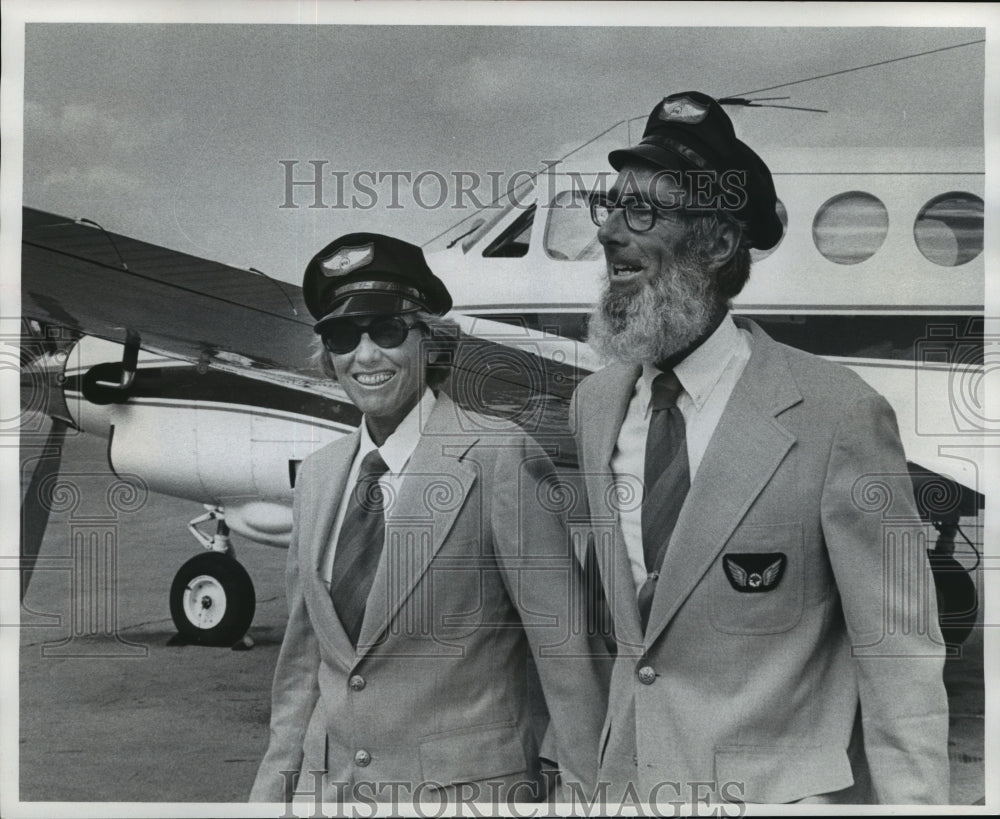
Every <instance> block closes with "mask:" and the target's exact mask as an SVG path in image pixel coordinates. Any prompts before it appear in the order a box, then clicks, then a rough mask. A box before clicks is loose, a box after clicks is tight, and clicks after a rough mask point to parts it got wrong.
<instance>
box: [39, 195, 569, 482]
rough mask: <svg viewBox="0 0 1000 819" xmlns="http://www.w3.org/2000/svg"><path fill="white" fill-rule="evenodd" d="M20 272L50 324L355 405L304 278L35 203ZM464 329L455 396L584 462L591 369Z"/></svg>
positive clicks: (528, 338) (516, 341) (530, 344)
mask: <svg viewBox="0 0 1000 819" xmlns="http://www.w3.org/2000/svg"><path fill="white" fill-rule="evenodd" d="M21 269H22V276H21V279H22V281H21V288H22V308H21V309H22V313H23V315H25V316H26V317H29V318H32V319H35V320H37V321H39V322H41V323H42V324H46V325H57V326H60V327H65V328H69V329H70V330H71V331H73V332H76V333H79V334H83V335H90V336H97V337H99V338H103V339H107V340H110V341H114V342H118V343H120V344H125V343H126V342H127V341H128V340H129V339H133V340H135V341H137V342H138V344H139V346H141V348H142V349H144V350H147V351H150V352H153V353H157V354H160V355H163V356H165V357H168V358H172V359H177V360H183V361H187V362H190V363H194V364H196V365H197V366H198V367H199V369H201V370H205V369H213V370H225V371H229V372H235V373H237V374H238V375H242V376H244V377H248V378H254V379H257V380H264V381H271V382H278V383H280V384H282V385H284V386H289V387H293V388H297V389H299V390H308V391H310V392H315V393H317V394H318V395H319V396H320V397H319V401H320V402H322V400H323V398H322V396H323V395H324V394H326V395H328V396H329V397H332V398H335V399H337V400H339V401H340V402H342V401H343V400H344V396H343V394H342V393H341V392H340V391H339V390H336V389H331V385H330V382H329V380H328V379H326V378H325V377H323V376H322V375H321V374H320V373H319V372H318V370H316V369H315V368H313V367H312V366H311V365H310V363H309V355H310V346H311V343H312V339H313V333H312V317H311V316H310V314H309V312H308V310H307V309H306V307H305V303H304V302H303V300H302V292H301V288H299V287H298V286H296V285H293V284H289V283H286V282H278V281H276V280H274V279H269V278H267V277H266V276H263V275H257V274H255V273H252V272H250V271H248V270H241V269H239V268H234V267H230V266H228V265H224V264H221V263H219V262H214V261H209V260H207V259H202V258H199V257H197V256H192V255H189V254H186V253H180V252H178V251H175V250H170V249H168V248H164V247H160V246H157V245H154V244H150V243H148V242H143V241H139V240H137V239H133V238H131V237H128V236H124V235H121V234H118V233H112V232H110V231H107V230H104V229H103V228H101V227H100V226H96V225H94V224H93V223H86V220H74V219H70V218H67V217H64V216H60V215H57V214H52V213H46V212H43V211H40V210H35V209H32V208H24V209H23V234H22V263H21ZM457 318H459V320H460V323H463V322H462V317H461V316H458V317H457ZM488 325H489V326H488ZM493 326H495V327H496V328H500V334H499V335H496V337H493V335H494V334H492V333H491V331H490V329H489V328H490V327H493ZM463 330H464V331H466V332H467V333H468V331H470V330H471V331H472V332H473V333H475V334H476V335H471V334H469V335H467V336H466V337H464V338H463V342H462V345H461V347H460V351H459V356H458V360H457V361H455V362H453V370H454V373H453V377H452V384H451V389H449V392H451V393H452V395H453V397H454V398H455V399H456V400H457V401H458V402H459V403H460V404H461V405H463V406H465V407H466V408H468V409H473V410H476V411H478V412H484V413H486V414H488V415H499V416H503V417H506V418H509V419H511V420H514V421H516V422H518V423H520V424H521V425H522V426H524V427H525V428H526V429H528V431H529V432H532V433H534V434H535V435H536V437H537V438H539V440H540V441H541V442H542V444H543V445H547V446H549V447H550V451H552V452H554V453H558V456H557V457H558V460H560V461H562V462H564V463H567V464H568V463H572V462H574V461H575V452H574V451H573V449H572V440H571V438H570V437H569V436H568V435H566V432H565V422H566V413H567V407H568V402H569V398H570V397H571V395H572V392H573V389H574V388H575V386H576V383H577V382H578V381H579V378H580V377H581V376H582V375H583V374H585V373H586V369H585V368H581V367H580V366H577V364H578V362H577V361H576V360H575V358H574V357H573V356H572V355H564V354H562V355H556V356H553V355H552V354H551V350H550V349H549V348H550V347H552V346H553V344H556V345H558V343H559V342H558V341H556V340H553V339H545V338H540V337H539V334H538V333H532V332H530V331H527V330H526V331H525V332H524V333H523V336H524V337H523V338H521V337H520V335H519V334H518V333H517V332H516V331H514V332H512V331H511V328H510V327H506V326H504V325H499V324H497V325H493V324H492V323H490V322H479V324H478V326H477V327H472V326H470V325H469V324H468V323H467V322H465V323H463ZM313 403H315V402H313ZM309 414H312V415H314V416H315V415H319V416H324V415H326V414H327V413H324V412H322V411H321V408H317V407H315V406H314V407H312V408H311V410H310V411H309ZM335 417H339V416H335Z"/></svg>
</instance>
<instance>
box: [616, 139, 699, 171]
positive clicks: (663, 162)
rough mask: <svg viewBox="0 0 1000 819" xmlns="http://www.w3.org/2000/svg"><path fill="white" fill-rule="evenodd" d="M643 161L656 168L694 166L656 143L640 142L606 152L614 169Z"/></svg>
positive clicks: (681, 168) (678, 168)
mask: <svg viewBox="0 0 1000 819" xmlns="http://www.w3.org/2000/svg"><path fill="white" fill-rule="evenodd" d="M636 161H638V162H645V163H648V164H650V165H655V166H657V167H658V168H668V169H670V170H678V171H686V170H690V169H692V168H693V167H694V166H693V165H692V164H691V163H690V162H688V161H687V160H686V159H684V158H683V157H682V156H681V155H680V154H677V153H674V152H673V151H671V150H668V149H667V148H661V147H660V146H658V145H649V144H640V145H636V146H634V147H632V148H619V149H618V150H616V151H612V152H611V153H609V154H608V162H610V163H611V167H612V168H614V169H615V170H616V171H620V170H621V169H622V168H623V167H624V166H625V165H627V164H628V163H629V162H636Z"/></svg>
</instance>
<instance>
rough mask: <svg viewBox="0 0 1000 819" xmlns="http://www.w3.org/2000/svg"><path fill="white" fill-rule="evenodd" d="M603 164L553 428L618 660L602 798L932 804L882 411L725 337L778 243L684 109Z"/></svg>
mask: <svg viewBox="0 0 1000 819" xmlns="http://www.w3.org/2000/svg"><path fill="white" fill-rule="evenodd" d="M609 160H610V162H611V164H612V165H613V166H614V168H615V169H616V170H617V171H619V175H618V178H617V180H616V182H615V184H614V186H613V187H612V188H611V190H610V192H609V195H608V196H607V197H600V196H597V197H595V198H594V199H593V201H592V206H591V213H592V216H593V219H594V222H595V223H596V224H597V225H598V226H599V230H598V238H599V240H600V242H601V244H602V245H603V248H604V253H605V257H606V263H607V278H608V280H607V283H606V287H605V290H604V292H603V294H602V298H601V301H600V303H599V304H598V305H597V307H596V308H595V310H594V312H593V314H592V317H591V325H590V336H591V339H590V340H591V342H592V344H593V345H594V346H595V348H596V349H597V350H598V351H599V352H600V353H602V354H604V355H605V356H606V357H608V358H610V359H612V360H613V361H614V362H615V363H613V364H612V365H611V366H608V367H607V368H605V369H603V370H601V371H599V372H597V373H595V374H593V375H592V376H590V377H588V378H587V379H585V380H584V381H583V382H582V383H581V384H580V386H579V388H578V390H577V392H576V395H575V398H574V402H575V403H574V408H573V412H572V415H571V418H573V419H575V423H577V424H578V428H577V437H578V446H579V451H580V457H581V468H582V470H583V472H584V475H585V479H586V483H587V497H588V501H589V506H590V512H589V514H590V516H591V520H592V521H593V528H594V543H595V545H596V546H597V549H596V551H597V558H598V561H599V566H600V570H601V573H602V581H603V583H604V586H605V591H606V593H607V597H608V600H609V605H610V606H611V607H612V612H613V619H614V629H615V637H616V639H617V642H618V656H617V659H616V661H615V666H614V671H613V673H612V681H611V689H610V695H609V708H608V715H607V720H606V723H605V726H604V731H603V734H602V737H601V741H600V755H599V758H600V772H599V779H600V780H601V781H602V782H609V783H611V786H612V792H619V793H621V792H625V793H627V794H628V793H633V794H634V795H635V796H637V797H638V798H641V799H651V800H652V801H654V802H659V804H661V805H662V804H663V803H664V802H670V801H671V800H678V799H679V800H681V801H692V800H701V799H703V798H712V799H714V800H718V801H737V802H744V801H745V802H767V803H778V802H793V801H800V800H804V801H821V802H863V801H877V802H882V803H936V802H943V801H947V798H948V759H947V736H948V709H947V700H946V696H945V691H944V687H943V684H942V679H941V672H942V657H943V646H942V642H941V637H940V632H939V630H938V626H937V617H936V607H935V601H934V594H933V586H932V585H931V581H930V575H929V572H928V570H927V566H926V556H925V553H924V549H925V544H924V541H923V540H922V535H923V530H922V529H921V527H920V526H919V518H918V517H917V513H916V511H915V509H914V503H913V497H912V490H911V485H910V482H909V479H908V476H907V470H906V463H905V460H904V457H903V452H902V447H901V444H900V440H899V436H898V430H897V427H896V423H895V418H894V416H893V413H892V410H891V409H890V407H889V405H888V403H887V402H886V401H885V400H884V399H883V398H882V397H881V396H879V395H878V394H876V393H875V392H874V391H872V390H871V389H870V388H869V387H867V386H866V385H865V384H864V383H863V382H862V381H861V380H860V379H859V378H857V377H856V376H855V375H854V374H853V373H851V372H850V371H848V370H847V369H845V368H843V367H840V366H838V365H835V364H832V363H829V362H826V361H824V360H822V359H820V358H817V357H815V356H811V355H808V354H806V353H803V352H801V351H799V350H795V349H792V348H789V347H786V346H784V345H782V344H779V343H777V342H775V341H773V340H772V339H771V338H769V337H768V336H767V335H766V334H765V333H764V332H762V331H761V329H760V328H759V327H758V326H756V325H755V324H753V323H752V322H750V321H745V320H742V319H735V320H734V319H733V318H732V317H731V315H730V313H729V307H730V299H732V298H733V297H734V296H735V295H736V294H737V293H739V292H740V289H741V288H742V287H743V285H744V283H745V282H746V280H747V277H748V276H749V271H750V258H749V249H750V248H751V247H755V248H760V249H767V248H771V247H773V246H774V245H776V244H777V243H778V241H779V240H780V238H781V235H782V225H781V222H780V221H779V219H778V217H777V215H776V212H775V202H776V198H775V191H774V186H773V183H772V179H771V175H770V172H769V170H768V168H767V166H766V165H765V164H764V162H763V161H762V160H761V159H760V157H758V156H757V154H756V153H754V152H753V151H752V150H751V149H750V148H749V147H748V146H746V145H745V144H743V143H742V142H741V141H739V140H738V139H737V138H736V135H735V132H734V130H733V126H732V123H731V121H730V119H729V117H728V116H727V114H726V113H725V112H724V111H723V109H722V108H721V106H720V105H719V104H718V103H717V102H716V101H715V100H713V99H712V98H710V97H708V96H706V95H704V94H700V93H696V92H689V93H683V94H675V95H673V96H670V97H667V98H666V99H664V100H663V101H662V102H661V103H660V104H659V105H657V106H656V108H655V109H654V110H653V112H652V114H651V116H650V117H649V120H648V123H647V126H646V130H645V133H644V136H643V139H642V141H641V143H640V144H639V145H637V146H635V147H633V148H629V149H623V150H617V151H613V152H612V153H611V154H610V155H609ZM615 489H617V492H616V491H613V490H615ZM630 789H631V791H630Z"/></svg>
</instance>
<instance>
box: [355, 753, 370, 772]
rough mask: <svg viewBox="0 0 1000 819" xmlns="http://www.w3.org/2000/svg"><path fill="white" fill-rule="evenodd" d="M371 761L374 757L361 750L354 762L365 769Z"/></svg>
mask: <svg viewBox="0 0 1000 819" xmlns="http://www.w3.org/2000/svg"><path fill="white" fill-rule="evenodd" d="M371 761H372V755H371V754H370V753H368V751H364V750H361V751H358V752H357V753H356V754H355V755H354V762H355V763H356V764H357V765H358V767H361V768H365V767H367V766H368V764H369V763H370V762H371Z"/></svg>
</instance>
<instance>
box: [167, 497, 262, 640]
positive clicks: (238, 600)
mask: <svg viewBox="0 0 1000 819" xmlns="http://www.w3.org/2000/svg"><path fill="white" fill-rule="evenodd" d="M206 509H207V510H208V511H207V512H205V514H203V515H200V516H198V517H197V518H195V519H194V520H193V521H191V523H190V524H189V525H188V529H189V530H190V531H191V533H192V534H193V535H194V536H195V538H197V539H198V541H199V542H200V543H201V544H202V546H204V547H205V548H206V549H208V550H209V551H208V552H206V553H204V554H200V555H196V556H195V557H192V558H191V559H190V560H189V561H187V562H186V563H185V564H184V565H183V566H181V568H180V569H179V570H178V572H177V574H176V575H175V576H174V582H173V583H172V584H171V586H170V616H171V617H172V618H173V621H174V625H175V626H176V627H177V631H178V633H179V634H180V636H181V637H182V638H184V639H185V640H187V641H188V642H192V643H200V644H201V645H209V646H227V645H233V644H234V643H236V642H237V641H238V640H240V638H242V637H243V635H244V634H246V632H247V629H249V628H250V623H252V622H253V616H254V611H255V609H256V605H257V601H256V595H255V593H254V587H253V581H251V579H250V575H249V574H247V570H246V569H244V568H243V566H242V565H241V564H240V563H239V562H238V561H237V560H236V557H235V554H234V551H233V548H232V546H231V545H230V543H229V528H228V527H227V526H226V521H225V513H224V512H223V510H221V509H219V508H218V507H212V506H207V507H206ZM209 520H215V521H218V526H217V530H216V533H215V535H214V536H209V535H206V534H204V533H203V532H201V531H200V530H199V529H198V528H197V526H198V524H199V523H204V522H206V521H209Z"/></svg>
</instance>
